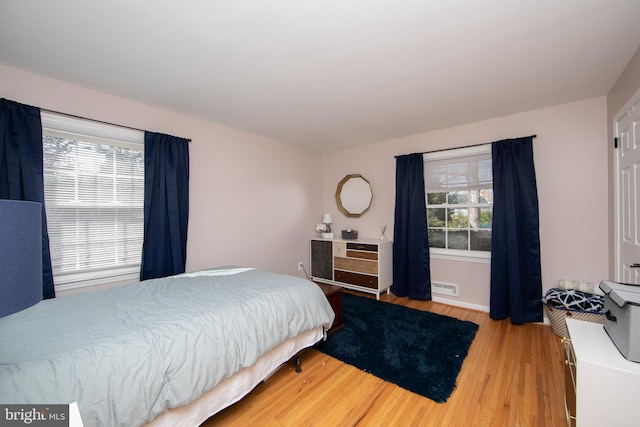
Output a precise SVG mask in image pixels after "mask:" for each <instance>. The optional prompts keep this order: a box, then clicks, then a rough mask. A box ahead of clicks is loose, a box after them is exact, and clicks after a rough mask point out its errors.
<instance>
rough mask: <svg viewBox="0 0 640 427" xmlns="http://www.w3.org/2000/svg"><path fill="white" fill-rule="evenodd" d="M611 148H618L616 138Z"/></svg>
mask: <svg viewBox="0 0 640 427" xmlns="http://www.w3.org/2000/svg"><path fill="white" fill-rule="evenodd" d="M613 148H618V137H617V136H616V137H615V138H613Z"/></svg>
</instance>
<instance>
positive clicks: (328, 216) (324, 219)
mask: <svg viewBox="0 0 640 427" xmlns="http://www.w3.org/2000/svg"><path fill="white" fill-rule="evenodd" d="M322 222H323V223H324V224H331V223H332V222H333V219H331V214H328V213H326V214H324V215H323V216H322Z"/></svg>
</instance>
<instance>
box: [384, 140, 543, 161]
mask: <svg viewBox="0 0 640 427" xmlns="http://www.w3.org/2000/svg"><path fill="white" fill-rule="evenodd" d="M537 137H538V135H535V134H534V135H529V138H537ZM523 138H526V137H523ZM489 144H493V142H483V143H481V144H471V145H465V146H463V147H451V148H441V149H439V150H431V151H422V152H418V153H414V154H430V153H439V152H441V151H450V150H460V149H462V148H472V147H481V146H483V145H489ZM398 157H400V155H398V156H395V158H396V159H397V158H398Z"/></svg>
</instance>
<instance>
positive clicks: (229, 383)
mask: <svg viewBox="0 0 640 427" xmlns="http://www.w3.org/2000/svg"><path fill="white" fill-rule="evenodd" d="M333 318H334V313H333V311H332V309H331V306H330V305H329V303H328V301H327V299H326V298H325V296H324V294H323V292H322V291H321V290H320V288H319V287H318V286H316V285H315V284H313V283H312V282H310V281H308V280H304V279H301V278H296V277H293V276H287V275H281V274H276V273H271V272H267V271H263V270H258V269H253V268H240V267H221V268H214V269H209V270H202V271H198V272H193V273H187V274H182V275H177V276H171V277H167V278H162V279H153V280H147V281H143V282H140V283H136V284H132V285H127V286H121V287H118V288H112V289H107V290H105V291H99V292H90V293H85V294H79V295H73V296H68V297H62V298H56V299H52V300H45V301H42V302H40V303H38V304H36V305H35V306H33V307H30V308H28V309H26V310H23V311H21V312H18V313H15V314H12V315H9V316H7V317H4V318H1V319H0V343H1V344H0V401H1V402H2V403H3V404H11V403H17V404H54V403H62V404H70V403H72V402H77V404H78V407H79V409H80V414H81V416H82V420H83V422H84V425H85V426H94V425H95V426H98V425H99V426H109V425H110V426H142V425H146V424H150V425H153V426H162V425H166V426H176V425H190V426H195V425H199V424H200V423H202V422H203V421H205V420H206V419H207V418H208V417H210V416H211V415H213V414H214V413H216V412H218V411H220V410H221V409H223V408H224V407H227V406H229V405H231V404H233V403H234V402H236V401H237V400H239V399H240V398H242V397H243V396H244V395H246V394H247V393H248V392H250V391H251V390H252V389H253V388H254V387H255V385H257V384H258V383H259V382H260V381H262V380H263V379H265V378H266V377H268V376H269V375H270V374H271V373H272V372H273V371H274V370H276V369H277V368H278V367H279V366H281V364H282V363H284V362H286V361H287V360H289V359H291V358H292V357H293V356H295V355H296V354H297V353H298V352H300V351H301V350H302V349H304V348H306V347H309V346H311V345H313V344H315V343H316V342H318V341H319V340H321V339H322V338H323V336H325V330H326V329H328V328H329V326H330V325H331V323H332V322H333Z"/></svg>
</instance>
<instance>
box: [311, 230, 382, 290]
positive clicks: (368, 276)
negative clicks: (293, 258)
mask: <svg viewBox="0 0 640 427" xmlns="http://www.w3.org/2000/svg"><path fill="white" fill-rule="evenodd" d="M311 279H312V280H314V281H316V282H321V283H328V284H331V285H338V286H342V287H344V288H348V289H354V290H357V291H361V292H368V293H372V294H375V295H376V298H378V299H380V294H381V293H382V292H384V291H385V290H386V291H387V292H388V291H389V287H390V286H391V284H392V283H393V243H392V242H391V241H388V240H385V241H380V240H374V239H358V240H340V239H331V240H328V239H320V238H318V239H315V238H314V239H311Z"/></svg>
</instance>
